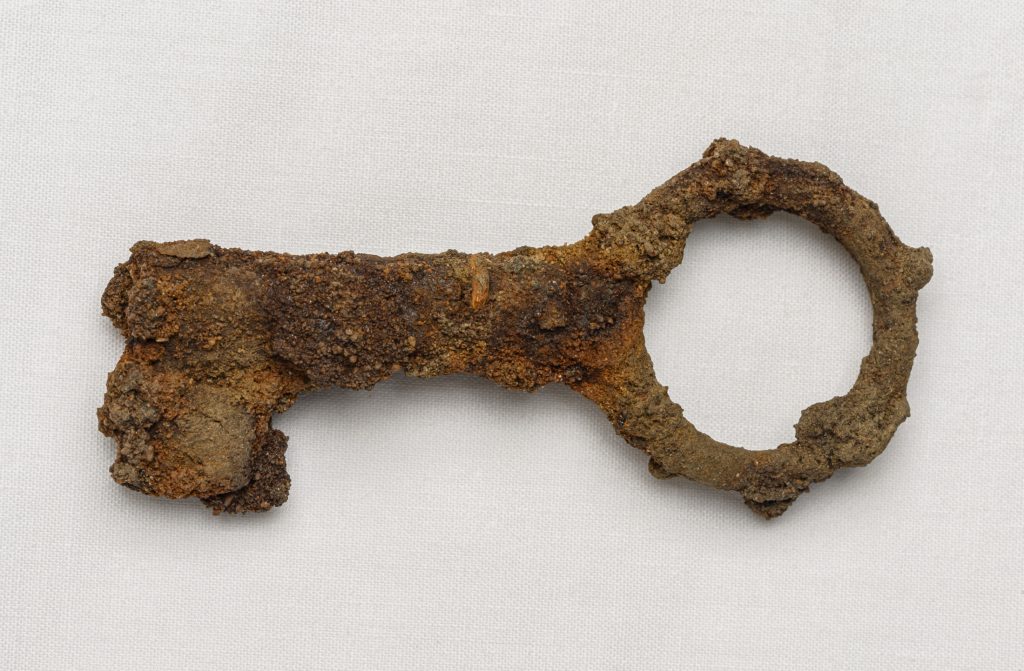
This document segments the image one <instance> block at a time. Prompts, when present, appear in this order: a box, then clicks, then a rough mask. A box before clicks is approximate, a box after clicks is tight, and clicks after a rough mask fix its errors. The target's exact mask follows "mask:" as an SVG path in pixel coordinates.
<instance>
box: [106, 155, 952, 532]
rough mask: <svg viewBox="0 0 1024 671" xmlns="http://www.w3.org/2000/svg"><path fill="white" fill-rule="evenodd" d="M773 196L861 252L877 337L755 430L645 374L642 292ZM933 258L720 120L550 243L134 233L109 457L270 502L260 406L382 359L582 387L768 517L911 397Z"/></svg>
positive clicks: (352, 384)
mask: <svg viewBox="0 0 1024 671" xmlns="http://www.w3.org/2000/svg"><path fill="white" fill-rule="evenodd" d="M777 210H783V211H786V212H791V213H793V214H796V215H798V216H800V217H803V218H805V219H807V220H808V221H811V222H812V223H814V224H816V225H817V226H818V227H819V228H820V229H821V230H822V231H824V232H826V233H829V234H831V235H833V236H834V237H835V238H836V239H837V240H838V241H839V242H840V243H841V244H842V245H843V246H844V247H845V248H846V249H847V250H848V251H849V252H850V254H851V255H852V256H853V257H854V259H855V260H856V261H857V263H858V264H859V265H860V268H861V272H862V275H863V277H864V281H865V283H866V285H867V288H868V291H869V294H870V297H871V302H872V305H873V308H874V319H873V335H874V344H873V346H872V348H871V351H870V353H869V354H868V356H867V357H865V358H864V360H863V362H862V364H861V368H860V374H859V376H858V378H857V380H856V382H855V383H854V385H853V388H852V389H851V390H850V391H849V392H848V393H847V394H845V395H843V396H839V397H836V398H833V399H830V400H827V401H824V402H822V403H817V404H815V405H812V406H811V407H809V408H807V409H806V410H804V412H803V414H802V415H801V417H800V420H799V422H798V423H797V424H796V435H795V439H794V441H793V442H790V443H786V444H784V445H780V446H779V447H778V448H776V449H774V450H769V451H750V450H745V449H742V448H738V447H733V446H729V445H725V444H722V443H719V442H717V441H715V440H714V439H712V438H711V437H709V436H707V435H705V434H703V433H701V432H700V431H699V430H697V429H696V428H695V427H694V426H693V425H692V424H690V423H689V422H688V421H687V420H686V418H685V417H684V416H683V413H682V410H681V409H680V407H679V406H678V405H676V404H675V403H674V402H673V401H672V400H671V399H670V398H669V396H668V393H667V391H666V389H665V387H664V386H662V385H661V384H659V383H658V381H657V378H656V377H655V374H654V368H653V366H652V364H651V360H650V357H649V355H648V353H647V350H646V348H645V346H644V338H643V321H644V314H643V304H644V300H645V298H646V296H647V292H648V290H649V289H650V287H651V284H652V281H653V280H659V281H664V279H665V278H666V277H667V276H668V273H669V272H670V271H671V270H672V268H674V267H675V266H676V265H677V264H678V263H679V262H680V261H681V260H682V257H683V250H684V247H685V244H686V238H687V235H688V234H689V233H690V230H691V228H692V226H693V224H694V222H696V221H698V220H700V219H706V218H710V217H714V216H715V215H718V214H730V215H732V216H735V217H740V218H744V219H752V218H757V217H764V216H767V215H768V214H770V213H772V212H774V211H777ZM931 261H932V259H931V254H930V252H929V251H928V250H927V249H925V248H913V247H908V246H906V245H904V244H903V243H902V242H901V241H900V240H899V238H897V237H896V235H895V234H894V233H893V232H892V230H891V229H890V228H889V226H888V224H887V223H886V222H885V220H884V219H883V218H882V216H881V215H880V214H879V212H878V208H877V206H876V205H875V204H874V203H873V202H871V201H870V200H868V199H866V198H864V197H863V196H860V195H859V194H857V193H856V192H855V191H853V190H852V189H850V188H849V187H847V186H846V185H844V184H843V182H842V180H841V179H840V178H839V176H838V175H836V174H835V173H833V172H831V171H830V170H829V169H827V168H826V167H824V166H822V165H820V164H817V163H806V162H802V161H796V160H787V159H779V158H775V157H771V156H768V155H766V154H764V153H762V152H760V151H758V150H757V149H753V148H749V147H744V146H742V145H740V144H739V143H737V142H735V141H732V140H716V141H715V142H713V143H712V144H711V146H710V147H708V149H707V150H706V151H705V153H704V156H703V157H702V158H701V159H700V160H699V161H697V162H696V163H694V164H693V165H692V166H690V167H689V168H687V169H686V170H684V171H683V172H681V173H679V174H678V175H676V176H675V177H673V178H672V179H670V180H669V181H668V182H666V183H665V184H663V185H661V186H659V187H658V188H656V189H655V190H654V191H652V192H651V193H650V194H649V195H648V196H646V197H645V198H644V199H643V200H641V201H640V202H639V203H637V204H636V205H633V206H629V207H624V208H621V209H619V210H616V211H615V212H612V213H610V214H602V215H597V216H595V217H594V220H593V229H592V230H591V232H590V233H589V234H588V235H587V236H586V237H584V238H583V239H582V240H580V241H578V242H575V243H572V244H568V245H563V246H551V247H539V248H531V247H520V248H518V249H515V250H513V251H509V252H504V253H500V254H488V253H479V254H472V255H467V254H462V253H459V252H454V251H450V252H445V253H443V254H403V255H400V256H396V257H391V258H381V257H377V256H372V255H367V254H356V253H354V252H341V253H335V254H326V253H325V254H310V255H302V256H294V255H288V254H276V253H272V252H250V251H243V250H239V249H225V248H221V247H218V246H216V245H213V244H211V243H210V242H209V241H206V240H189V241H176V242H168V243H162V244H161V243H154V242H139V243H137V244H136V245H135V246H134V247H133V248H132V255H131V258H130V259H128V261H126V262H125V263H122V264H121V265H119V266H118V267H117V269H116V270H115V272H114V277H113V278H112V279H111V280H110V283H109V285H108V286H107V289H106V291H105V293H104V295H103V301H102V303H103V312H104V314H106V315H107V316H108V317H110V318H111V320H113V322H114V324H115V325H116V326H117V327H118V328H119V329H120V330H121V331H122V333H123V334H124V336H125V338H126V341H127V342H126V346H125V351H124V354H123V355H122V357H121V360H120V361H119V362H118V364H117V367H116V368H115V369H114V371H113V372H112V373H111V374H110V376H109V378H108V381H107V393H106V396H105V398H104V404H103V407H101V408H100V409H99V422H100V429H101V430H102V431H103V432H104V433H105V434H107V435H109V436H112V437H114V438H115V439H116V441H117V455H116V457H115V460H114V464H113V466H112V467H111V474H112V475H113V477H114V479H115V480H116V481H117V482H119V483H121V484H123V485H125V486H127V487H131V488H133V489H136V490H139V491H141V492H144V493H146V494H152V495H156V496H165V497H170V498H183V497H190V496H194V497H197V498H200V499H202V500H203V501H204V502H205V503H206V504H207V505H208V506H210V507H211V508H212V509H213V510H214V512H221V511H228V512H244V511H256V510H266V509H268V508H271V507H273V506H276V505H280V504H281V503H283V502H284V500H285V499H286V498H287V494H288V486H289V479H288V474H287V471H286V470H285V462H284V450H285V437H284V435H283V434H281V432H280V431H277V430H275V429H273V428H272V426H271V417H272V415H273V414H274V413H278V412H283V411H285V410H286V409H287V408H288V407H289V406H290V405H291V404H292V403H293V402H294V401H295V399H296V398H297V397H298V395H299V394H301V393H303V392H306V391H311V390H314V389H320V388H325V387H329V386H341V387H348V388H352V389H368V388H370V387H372V386H373V385H374V384H376V383H378V382H380V381H381V380H384V379H386V378H387V377H389V376H390V375H392V374H394V373H395V372H397V371H404V372H405V374H407V375H415V376H421V377H432V376H437V375H447V374H450V373H458V372H466V373H473V374H476V375H480V376H483V377H486V378H489V379H491V380H493V381H495V382H497V383H498V384H501V385H503V386H505V387H508V388H511V389H522V390H533V389H537V388H538V387H541V386H543V385H546V384H551V383H554V382H560V383H563V384H566V385H568V386H569V387H571V388H572V389H574V390H576V391H578V392H579V393H581V394H583V395H584V396H585V397H587V398H589V399H591V400H592V401H594V402H595V403H597V404H598V405H599V406H600V407H601V408H602V410H604V412H605V413H606V414H607V416H608V418H609V420H611V422H612V424H613V426H614V427H615V429H616V431H618V433H619V434H620V435H621V436H622V437H623V438H625V440H626V441H627V442H628V443H629V444H631V445H633V446H634V447H637V448H639V449H641V450H644V451H645V452H646V453H647V454H648V455H649V456H650V470H651V472H652V474H654V475H656V476H658V477H671V476H675V475H681V476H683V477H685V478H688V479H690V480H693V481H695V482H701V483H704V484H707V485H710V486H712V487H717V488H720V489H726V490H731V491H736V492H739V493H740V494H741V495H742V496H743V498H744V500H745V501H746V503H747V505H748V506H750V507H751V508H752V509H753V510H754V511H756V512H758V513H759V514H761V515H763V516H765V517H774V516H776V515H779V514H781V513H782V512H783V511H785V510H786V508H787V507H788V506H789V505H790V504H791V503H792V502H793V501H794V500H795V499H796V498H797V497H798V496H799V495H800V494H801V493H803V492H805V491H807V489H808V488H809V487H810V485H811V484H813V483H815V482H820V481H822V480H824V479H826V478H828V477H829V476H831V475H832V473H834V472H835V471H836V470H837V469H839V468H842V467H845V466H863V465H865V464H867V463H868V462H870V461H871V460H872V459H873V458H874V457H876V456H877V455H878V454H879V453H880V452H881V451H882V450H883V449H884V448H885V446H886V445H887V444H888V442H889V439H890V438H891V437H892V435H893V433H894V432H895V430H896V428H897V426H899V424H900V423H901V422H902V421H903V420H904V419H905V418H906V417H907V416H908V414H909V406H908V404H907V400H906V386H907V380H908V378H909V375H910V370H911V365H912V363H913V360H914V354H915V351H916V347H917V330H916V326H915V324H916V299H917V294H918V291H919V290H920V289H921V288H922V287H923V286H924V285H925V284H926V283H927V282H928V280H929V278H930V277H931V273H932V263H931Z"/></svg>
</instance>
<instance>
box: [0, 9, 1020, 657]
mask: <svg viewBox="0 0 1024 671" xmlns="http://www.w3.org/2000/svg"><path fill="white" fill-rule="evenodd" d="M1022 63H1024V10H1022V9H1021V6H1020V4H1019V3H1018V2H1015V1H1006V2H975V3H961V2H938V1H935V0H931V1H928V2H903V3H892V2H862V3H848V2H809V1H807V2H804V1H797V0H789V1H785V2H775V3H751V2H743V1H741V0H714V1H708V2H692V1H690V2H678V1H673V2H647V3H634V2H626V1H625V0H610V1H606V2H588V3H583V2H580V3H568V2H551V1H548V2H536V3H529V2H514V1H512V2H507V1H502V0H494V1H491V2H465V1H464V2H431V1H419V2H407V3H395V2H370V1H369V0H363V1H361V2H327V1H318V2H288V1H284V0H233V1H229V0H159V1H156V0H140V1H128V0H122V1H114V0H91V1H84V0H83V1H58V0H35V1H33V0H4V1H3V2H2V3H0V227H2V237H0V240H2V242H0V310H2V315H3V316H2V319H0V345H2V349H0V370H2V375H0V407H2V410H3V421H4V427H3V431H2V438H0V458H2V459H0V501H2V505H0V667H3V668H5V669H16V670H19V669H113V668H154V669H225V668H246V669H275V670H280V669H307V668H331V669H354V670H360V671H362V670H367V669H403V670H404V669H676V668H700V669H847V668H886V669H1021V668H1024V667H1022V664H1024V661H1022V660H1024V561H1022V556H1024V529H1022V513H1021V511H1022V510H1024V487H1022V478H1024V475H1022V473H1024V430H1022V416H1024V344H1022V343H1024V337H1022V336H1024V334H1022V324H1024V299H1022V291H1024V270H1022V261H1021V259H1022V257H1024V233H1022V228H1021V213H1022V212H1024V69H1022V68H1024V66H1022ZM721 136H725V137H732V138H736V139H738V140H740V141H741V142H743V143H745V144H750V145H753V146H756V147H759V148H761V149H763V150H765V151H766V152H768V153H771V154H776V155H781V156H787V157H795V158H802V159H806V160H817V161H821V162H822V163H825V164H826V165H828V166H829V167H831V168H832V169H834V170H835V171H837V172H838V173H839V174H840V175H842V176H843V178H844V179H845V180H846V182H847V183H848V184H850V185H851V186H852V187H853V188H855V189H857V190H858V191H860V192H861V193H863V194H864V195H866V196H868V197H869V198H871V199H873V200H875V201H876V202H878V203H879V205H880V207H881V210H882V213H883V214H884V215H885V216H886V218H887V219H888V220H889V222H890V224H891V225H892V226H893V228H894V229H895V230H896V232H897V234H898V235H899V236H900V237H901V238H902V239H903V240H904V241H905V242H907V243H908V244H910V245H915V246H917V245H927V246H930V247H931V249H932V251H933V253H934V255H935V277H934V279H933V280H932V282H931V284H930V285H928V287H926V288H925V289H924V291H923V292H922V294H921V301H920V303H919V313H918V314H919V318H920V323H919V327H920V330H921V345H920V349H919V351H918V360H917V364H916V366H915V369H914V374H913V376H912V378H911V383H910V389H909V398H910V404H911V406H912V408H913V416H912V417H911V418H910V419H909V420H908V421H907V422H906V423H905V424H904V425H903V426H902V427H901V428H900V430H899V431H898V432H897V434H896V436H895V438H894V440H893V441H892V443H891V444H890V446H889V448H888V450H887V451H886V452H885V453H884V454H883V455H882V456H880V457H879V458H878V459H877V460H876V461H875V462H874V463H873V464H871V465H870V466H869V467H868V468H866V469H857V470H856V471H853V472H842V473H840V474H839V475H837V476H836V477H835V478H833V479H832V480H830V481H828V482H826V483H822V484H820V485H817V486H815V487H814V488H813V489H812V491H811V492H810V493H809V494H807V495H805V496H804V497H803V498H801V499H800V500H799V501H798V502H797V503H796V504H795V505H794V506H793V507H792V508H791V509H790V511H789V512H788V513H786V515H784V516H783V517H781V518H780V519H778V520H775V521H772V522H770V523H769V522H765V521H764V520H761V519H759V518H756V517H755V516H754V515H752V514H751V513H750V512H749V511H748V510H747V509H746V508H745V507H744V506H743V505H742V504H741V502H740V500H739V499H738V497H736V496H733V495H728V494H724V493H721V492H716V491H712V490H708V489H706V488H703V487H699V486H696V485H693V484H691V483H687V482H685V481H680V480H671V481H658V480H655V479H653V478H651V477H650V476H649V475H648V473H647V469H646V461H645V459H644V458H643V455H642V454H641V453H640V452H639V451H636V450H633V449H631V448H629V447H628V446H627V445H626V444H625V443H624V442H623V441H622V440H621V439H619V438H618V437H617V436H616V435H615V433H614V431H613V429H612V427H611V426H610V425H609V423H608V422H607V421H606V419H605V418H604V416H603V415H602V413H601V412H600V411H599V410H598V409H597V408H596V407H594V406H592V405H590V404H588V403H587V402H586V401H584V400H583V399H582V398H580V397H578V396H575V395H574V394H572V393H571V392H570V391H569V390H568V389H566V388H545V389H543V390H541V391H539V392H537V393H534V394H525V393H513V392H510V391H507V390H504V389H501V388H499V387H496V386H494V385H492V384H490V383H488V382H486V381H483V380H480V379H476V378H468V377H453V378H444V379H435V380H414V379H408V378H404V377H401V376H398V377H396V378H394V379H392V380H390V381H388V382H386V383H384V384H381V385H380V386H378V387H377V388H375V389H373V390H372V391H369V392H349V391H329V392H324V393H320V394H314V395H310V396H308V397H306V398H303V399H300V402H299V403H298V404H297V405H296V406H295V407H294V408H293V409H292V410H291V411H289V412H288V413H287V414H286V415H283V416H281V417H279V418H278V419H277V420H276V424H277V426H279V428H281V429H282V430H283V431H284V432H285V433H286V434H288V435H289V436H290V443H289V444H290V449H289V452H288V461H289V470H290V472H291V474H292V477H293V488H292V493H291V499H290V500H289V502H288V503H287V504H286V505H285V506H284V507H282V508H279V509H276V510H274V511H273V512H271V513H269V514H262V515H247V516H244V517H229V516H221V517H219V518H214V517H212V516H210V515H209V513H208V512H206V510H205V509H203V507H202V506H201V505H199V504H198V503H197V502H195V501H179V502H174V501H165V500H156V499H150V498H148V497H145V496H142V495H140V494H137V493H133V492H130V491H128V490H125V489H123V488H120V487H118V486H116V485H115V484H114V483H113V482H112V481H111V480H110V479H109V477H108V474H107V468H108V466H109V464H110V462H111V461H112V459H113V456H114V445H113V441H111V440H109V439H107V438H104V437H103V436H101V435H100V434H99V433H98V431H97V430H96V424H97V422H96V416H95V409H96V407H97V406H99V405H100V404H101V402H102V395H103V390H104V384H105V376H106V373H107V371H109V370H110V369H111V368H113V366H114V364H115V362H116V360H117V357H118V355H119V353H120V350H121V348H122V346H123V341H122V339H121V337H120V335H119V334H118V333H117V332H116V330H115V329H114V328H113V326H112V325H111V324H110V323H109V322H108V321H107V320H106V319H104V318H103V317H102V316H101V315H100V312H99V299H100V294H101V292H102V291H103V288H104V286H105V284H106V282H107V280H108V279H109V277H110V276H111V273H112V270H113V268H114V266H115V265H116V264H117V263H119V262H121V261H123V260H125V259H126V258H127V256H128V248H129V246H130V245H131V244H132V243H134V242H135V241H136V240H139V239H151V240H161V241H167V240H175V239H183V238H196V237H204V238H209V239H211V240H213V241H214V242H215V243H217V244H219V245H222V246H228V247H242V248H248V249H272V250H277V251H284V252H293V253H307V252H317V251H341V250H347V249H355V250H358V251H362V252H368V253H374V254H380V255H391V254H397V253H400V252H404V251H423V252H438V251H443V250H446V249H450V248H454V249H460V250H463V251H480V250H482V251H490V252H497V251H501V250H505V249H510V248H514V247H517V246H520V245H527V244H528V245H544V244H560V243H563V242H569V241H573V240H576V239H579V238H580V237H582V236H583V235H585V234H586V232H587V231H588V230H589V227H590V217H591V216H592V215H593V214H595V213H599V212H609V211H612V210H614V209H616V208H618V207H620V206H623V205H626V204H631V203H634V202H636V201H637V200H639V199H640V198H641V197H642V196H643V195H645V194H646V193H647V192H648V191H649V190H650V189H651V188H653V187H655V186H656V185H658V184H660V183H661V182H663V181H665V180H666V179H668V178H669V177H671V176H672V175H673V174H675V173H676V172H678V171H680V170H682V169H683V168H684V167H686V166H687V165H689V164H690V163H691V162H693V161H695V160H696V159H698V158H699V157H700V155H701V152H702V151H703V150H704V148H705V147H706V146H707V144H708V143H709V142H710V141H711V140H713V139H715V138H717V137H721ZM647 319H648V323H647V327H646V334H647V339H648V344H649V347H650V349H651V352H652V356H653V357H654V361H655V365H656V367H657V370H658V373H659V377H660V378H661V381H662V382H663V383H665V384H667V385H668V386H669V387H670V388H671V391H672V394H673V397H674V398H675V399H676V400H677V401H678V402H679V403H680V404H681V405H683V407H684V408H685V409H686V413H687V416H688V417H689V418H690V419H691V420H692V421H693V422H694V423H695V424H696V425H697V426H698V427H700V428H701V429H702V430H704V431H706V432H707V433H709V434H711V435H712V436H715V437H716V438H719V439H722V440H725V441H727V442H731V443H733V444H738V445H744V446H748V447H752V448H761V449H764V448H770V447H774V446H775V445H777V444H778V443H780V442H785V441H787V440H789V439H791V437H792V434H793V430H792V425H793V424H794V423H795V422H796V420H797V419H798V417H799V413H800V410H801V409H802V408H804V407H805V406H807V405H809V404H811V403H814V402H817V401H820V400H825V399H827V398H830V397H832V396H834V395H837V394H841V393H844V392H845V391H846V390H847V389H848V388H849V386H850V385H851V384H852V383H853V380H854V378H855V376H856V372H857V369H858V365H859V362H860V358H861V357H862V356H863V355H864V354H866V352H867V350H868V348H869V347H870V344H871V334H870V319H871V315H870V305H869V303H868V299H867V293H866V290H865V289H864V286H863V284H862V282H861V280H860V276H859V274H858V271H857V268H856V266H855V265H854V263H853V262H852V260H851V259H850V258H849V257H848V255H847V254H846V252H845V251H844V250H843V249H842V248H841V247H839V245H838V244H837V243H835V241H833V240H832V239H831V238H829V237H826V236H824V235H821V234H820V233H818V232H817V230H816V229H815V228H814V227H813V226H811V225H810V224H808V223H806V222H804V221H802V220H800V219H797V218H795V217H790V216H783V215H775V216H773V217H771V218H770V219H768V220H766V221H760V222H739V221H736V220H733V219H729V218H725V217H723V218H719V219H715V220H713V221H706V222H701V223H699V224H698V225H697V226H696V228H695V230H694V233H693V235H692V236H691V238H690V243H689V245H688V247H687V256H686V259H685V261H684V262H683V264H682V266H680V267H679V268H678V269H676V270H675V271H674V272H673V273H672V276H671V277H670V278H669V281H668V282H667V284H665V285H664V286H655V287H654V288H653V289H652V292H651V296H650V299H649V302H648V310H647Z"/></svg>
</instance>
